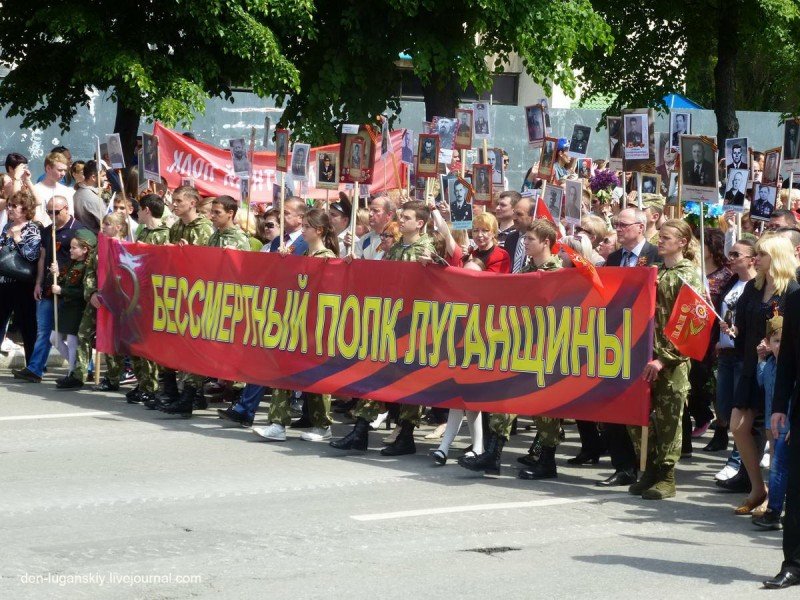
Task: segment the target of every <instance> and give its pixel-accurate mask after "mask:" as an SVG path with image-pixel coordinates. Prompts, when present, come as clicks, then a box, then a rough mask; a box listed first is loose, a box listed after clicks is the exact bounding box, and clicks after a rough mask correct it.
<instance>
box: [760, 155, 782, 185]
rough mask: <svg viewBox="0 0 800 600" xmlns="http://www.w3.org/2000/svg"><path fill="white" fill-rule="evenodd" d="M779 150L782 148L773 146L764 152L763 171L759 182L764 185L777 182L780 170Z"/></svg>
mask: <svg viewBox="0 0 800 600" xmlns="http://www.w3.org/2000/svg"><path fill="white" fill-rule="evenodd" d="M781 150H782V148H773V149H772V150H767V151H766V152H765V153H764V173H763V174H762V175H761V183H763V184H764V185H775V184H777V183H778V175H779V174H780V172H781Z"/></svg>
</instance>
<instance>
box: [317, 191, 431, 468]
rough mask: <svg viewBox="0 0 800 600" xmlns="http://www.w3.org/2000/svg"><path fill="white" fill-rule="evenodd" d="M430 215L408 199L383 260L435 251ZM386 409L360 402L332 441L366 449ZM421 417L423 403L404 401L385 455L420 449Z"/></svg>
mask: <svg viewBox="0 0 800 600" xmlns="http://www.w3.org/2000/svg"><path fill="white" fill-rule="evenodd" d="M429 218H430V210H428V207H427V206H425V205H424V204H423V203H422V202H417V201H412V202H406V204H405V205H403V207H402V209H401V211H400V220H399V224H400V233H401V234H402V236H403V239H401V240H400V241H399V242H397V243H396V244H395V245H394V246H392V247H391V248H389V251H388V252H387V253H386V256H385V257H384V260H400V261H406V262H416V261H417V260H418V259H419V257H420V256H422V255H424V254H427V255H431V254H433V253H434V252H435V250H434V246H433V240H432V239H431V238H430V237H429V236H427V235H425V233H423V232H424V231H425V225H426V224H427V222H428V219H429ZM385 411H386V406H385V405H384V403H383V402H375V401H373V400H363V401H361V402H359V403H358V404H357V405H356V407H355V408H354V409H353V415H354V416H355V417H356V424H355V426H354V427H353V430H352V431H351V432H350V433H348V434H347V435H346V436H345V437H343V438H340V439H338V440H333V441H331V442H330V445H331V446H333V447H334V448H337V449H339V450H361V451H364V450H366V449H367V443H368V434H369V424H370V423H371V422H372V421H374V420H375V418H376V417H377V416H378V415H379V414H381V413H383V412H385ZM421 418H422V407H421V406H417V405H407V404H404V405H401V407H400V415H399V417H398V420H399V422H400V423H399V427H400V434H399V435H398V436H397V439H396V440H395V441H394V442H393V443H392V444H390V445H388V446H387V447H386V448H384V449H383V450H381V454H382V455H384V456H400V455H402V454H414V453H415V452H416V451H417V448H416V445H415V444H414V428H415V427H416V426H417V425H419V422H420V419H421Z"/></svg>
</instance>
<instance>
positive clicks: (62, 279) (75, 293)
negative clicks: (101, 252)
mask: <svg viewBox="0 0 800 600" xmlns="http://www.w3.org/2000/svg"><path fill="white" fill-rule="evenodd" d="M92 254H94V253H92ZM88 262H89V257H87V259H86V260H82V261H80V262H76V261H74V260H70V261H69V264H68V265H67V268H66V269H64V273H63V274H61V275H59V276H58V285H60V286H61V299H62V300H63V301H64V302H72V301H74V300H76V299H77V300H80V301H81V302H83V300H84V292H83V287H84V283H83V280H84V277H85V276H86V273H87V265H88Z"/></svg>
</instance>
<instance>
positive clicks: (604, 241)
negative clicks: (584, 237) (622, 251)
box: [600, 237, 611, 244]
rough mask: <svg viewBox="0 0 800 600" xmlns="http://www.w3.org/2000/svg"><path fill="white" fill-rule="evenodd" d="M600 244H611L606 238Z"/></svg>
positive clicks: (609, 239)
mask: <svg viewBox="0 0 800 600" xmlns="http://www.w3.org/2000/svg"><path fill="white" fill-rule="evenodd" d="M600 243H601V244H610V243H611V238H607V237H605V238H603V241H602V242H600Z"/></svg>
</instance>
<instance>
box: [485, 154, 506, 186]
mask: <svg viewBox="0 0 800 600" xmlns="http://www.w3.org/2000/svg"><path fill="white" fill-rule="evenodd" d="M481 162H487V163H489V166H490V167H491V168H492V186H493V187H503V180H504V176H505V165H504V164H503V149H502V148H489V156H487V157H486V160H485V161H481Z"/></svg>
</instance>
